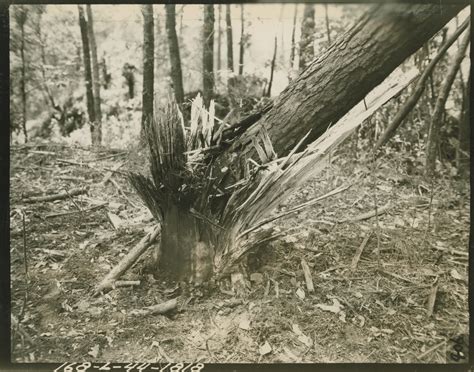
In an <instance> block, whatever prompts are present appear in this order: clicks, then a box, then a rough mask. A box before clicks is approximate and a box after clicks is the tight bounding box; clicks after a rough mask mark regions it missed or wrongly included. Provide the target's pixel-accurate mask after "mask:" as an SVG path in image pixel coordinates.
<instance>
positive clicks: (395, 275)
mask: <svg viewBox="0 0 474 372" xmlns="http://www.w3.org/2000/svg"><path fill="white" fill-rule="evenodd" d="M378 271H379V272H380V273H381V274H385V275H389V276H392V277H394V278H395V279H399V280H402V281H404V282H407V283H411V284H414V285H416V286H418V284H417V283H415V282H414V281H413V280H410V279H407V278H404V277H403V276H400V275H398V274H395V273H391V272H390V271H385V270H381V269H379V270H378Z"/></svg>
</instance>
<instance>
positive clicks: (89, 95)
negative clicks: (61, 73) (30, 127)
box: [77, 5, 96, 139]
mask: <svg viewBox="0 0 474 372" xmlns="http://www.w3.org/2000/svg"><path fill="white" fill-rule="evenodd" d="M77 9H78V12H79V27H80V29H81V38H82V52H83V60H84V77H85V83H86V99H87V115H88V116H89V122H90V130H91V139H94V138H96V136H95V134H94V131H95V126H94V125H93V123H94V122H95V111H94V93H93V92H92V69H91V55H90V48H89V36H88V34H87V20H86V17H85V14H84V8H83V7H82V5H78V6H77Z"/></svg>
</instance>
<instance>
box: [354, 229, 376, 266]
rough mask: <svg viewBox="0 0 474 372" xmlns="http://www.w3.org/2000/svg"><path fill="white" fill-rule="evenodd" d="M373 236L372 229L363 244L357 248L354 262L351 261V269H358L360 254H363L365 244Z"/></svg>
mask: <svg viewBox="0 0 474 372" xmlns="http://www.w3.org/2000/svg"><path fill="white" fill-rule="evenodd" d="M371 236H372V231H371V232H369V233H368V234H367V236H366V237H365V239H364V240H363V241H362V244H361V245H360V246H359V248H357V251H356V253H355V255H354V257H353V258H352V263H351V271H352V272H354V271H356V269H357V264H358V263H359V259H360V256H361V254H362V251H363V250H364V248H365V246H366V245H367V243H368V241H369V239H370V237H371Z"/></svg>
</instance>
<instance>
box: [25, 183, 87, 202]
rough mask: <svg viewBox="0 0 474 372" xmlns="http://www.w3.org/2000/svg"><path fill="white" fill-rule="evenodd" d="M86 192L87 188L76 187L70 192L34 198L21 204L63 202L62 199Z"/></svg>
mask: <svg viewBox="0 0 474 372" xmlns="http://www.w3.org/2000/svg"><path fill="white" fill-rule="evenodd" d="M88 190H89V188H88V187H87V186H84V187H78V188H75V189H71V190H70V191H65V192H60V193H58V194H52V195H45V196H36V197H31V198H27V199H23V202H25V203H38V202H47V201H53V200H63V199H67V198H69V197H70V196H76V195H81V194H85V193H86V192H87V191H88Z"/></svg>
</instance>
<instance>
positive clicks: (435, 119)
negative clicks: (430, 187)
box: [425, 27, 471, 176]
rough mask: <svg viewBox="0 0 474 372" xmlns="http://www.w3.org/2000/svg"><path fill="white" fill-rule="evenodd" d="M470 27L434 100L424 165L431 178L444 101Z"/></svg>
mask: <svg viewBox="0 0 474 372" xmlns="http://www.w3.org/2000/svg"><path fill="white" fill-rule="evenodd" d="M469 31H470V27H468V29H467V31H466V34H465V35H464V37H463V39H462V42H461V45H460V46H459V49H458V51H457V53H456V55H455V57H454V59H453V61H452V63H451V66H450V68H449V70H448V72H447V74H446V77H445V78H444V80H443V83H442V84H441V88H440V92H439V95H438V99H437V100H436V105H435V109H434V112H433V116H432V118H431V123H430V130H429V133H428V138H427V145H426V163H425V175H427V176H433V175H434V172H435V168H436V157H437V153H438V144H439V131H440V129H441V125H442V124H443V123H442V118H443V114H444V107H445V104H446V100H447V99H448V96H449V92H450V90H451V86H452V85H453V82H454V78H455V77H456V74H457V72H458V70H459V66H460V65H461V62H462V60H463V59H464V57H465V55H466V50H467V47H468V45H469V41H470V37H471V35H470V32H469Z"/></svg>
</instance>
